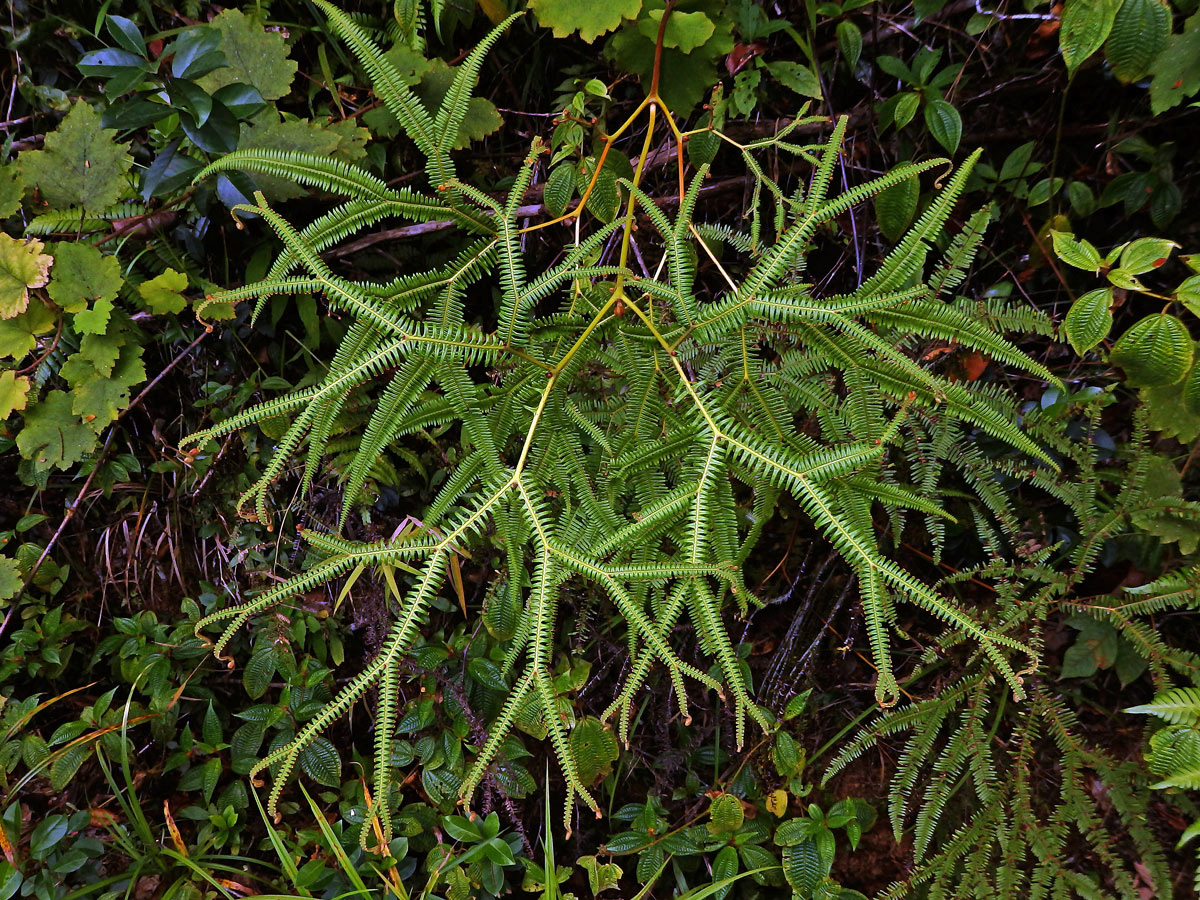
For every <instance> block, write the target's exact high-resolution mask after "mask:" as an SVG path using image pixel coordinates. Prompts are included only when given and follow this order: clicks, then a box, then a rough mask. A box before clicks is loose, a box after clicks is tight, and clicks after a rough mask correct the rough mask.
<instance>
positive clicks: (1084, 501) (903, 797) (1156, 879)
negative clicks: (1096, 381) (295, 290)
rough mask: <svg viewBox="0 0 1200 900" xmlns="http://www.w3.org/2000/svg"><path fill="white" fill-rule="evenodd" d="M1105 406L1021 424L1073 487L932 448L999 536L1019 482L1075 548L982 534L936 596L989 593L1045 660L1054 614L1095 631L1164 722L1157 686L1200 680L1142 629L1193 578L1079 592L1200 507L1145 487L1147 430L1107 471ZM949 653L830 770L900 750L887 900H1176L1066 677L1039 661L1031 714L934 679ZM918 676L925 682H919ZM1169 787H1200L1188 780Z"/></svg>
mask: <svg viewBox="0 0 1200 900" xmlns="http://www.w3.org/2000/svg"><path fill="white" fill-rule="evenodd" d="M1109 399H1110V398H1108V397H1107V395H1105V394H1104V393H1103V392H1101V391H1098V390H1094V389H1090V388H1085V389H1083V390H1081V391H1079V392H1078V393H1077V394H1074V395H1070V396H1069V397H1068V396H1067V395H1065V394H1064V395H1061V399H1060V400H1059V402H1057V403H1056V404H1053V405H1051V406H1049V407H1048V409H1038V408H1034V409H1030V410H1029V411H1028V413H1027V416H1026V418H1025V422H1024V424H1025V427H1026V429H1027V431H1028V432H1029V433H1030V434H1032V435H1034V436H1036V437H1037V438H1038V439H1039V440H1040V441H1041V442H1042V443H1043V444H1044V445H1045V446H1046V447H1048V448H1049V449H1050V450H1051V452H1053V453H1054V455H1055V457H1056V459H1058V460H1059V461H1060V464H1061V466H1062V468H1063V470H1064V471H1065V472H1067V473H1069V475H1070V477H1069V478H1061V477H1057V476H1053V475H1051V473H1050V472H1049V471H1048V470H1046V469H1044V468H1040V467H1036V466H1029V465H1028V464H1027V463H1025V462H1023V461H1020V460H1017V459H1014V458H1005V457H1004V456H1003V455H1001V456H998V457H996V458H992V459H987V460H984V459H982V458H980V457H978V456H976V455H974V454H972V453H971V452H970V448H969V447H967V446H965V445H959V446H957V447H956V446H955V445H954V442H952V441H948V442H942V446H943V449H942V450H941V452H942V454H943V455H944V456H945V458H946V459H947V460H948V461H953V460H957V467H958V468H959V469H960V470H961V471H964V472H965V471H973V473H974V478H975V479H977V480H979V481H981V482H984V483H986V482H988V481H989V480H990V481H991V482H992V483H993V484H995V485H996V486H998V487H999V486H1003V487H1005V488H1006V490H1004V491H1003V492H997V493H992V492H980V493H979V495H978V497H977V500H976V502H977V503H978V504H979V505H980V508H981V509H982V508H992V511H993V512H994V513H995V516H994V517H993V518H994V520H996V521H998V522H999V523H1001V524H1002V525H1003V523H1006V522H1014V521H1015V520H1016V517H1017V512H1016V510H1015V509H1014V507H1013V505H1012V500H1013V499H1014V498H1018V497H1019V496H1020V493H1021V491H1020V490H1019V489H1020V487H1021V485H1022V484H1025V485H1028V487H1029V488H1030V489H1033V490H1035V491H1038V490H1040V491H1042V492H1044V493H1045V494H1047V495H1049V496H1050V497H1052V498H1054V500H1056V501H1057V502H1058V507H1057V511H1058V512H1059V513H1060V514H1062V515H1064V516H1065V518H1066V521H1067V522H1069V523H1070V530H1071V532H1073V533H1074V536H1073V539H1072V540H1069V541H1064V542H1063V544H1061V545H1050V546H1036V545H1033V546H1030V545H1026V546H1024V547H1018V548H1016V549H1015V550H1014V549H1010V548H1009V545H1008V543H1007V540H1006V539H1007V537H1008V536H1010V535H1015V534H1017V533H1018V529H1017V528H1008V527H1006V526H1005V527H1002V529H1001V530H999V531H992V532H991V537H990V538H989V537H988V533H989V529H987V528H981V529H980V531H981V533H983V534H984V536H985V544H987V545H988V546H987V549H988V551H989V553H990V557H991V558H990V559H989V560H988V561H987V562H985V563H983V564H982V565H980V566H978V567H975V568H971V569H967V570H963V571H960V572H956V573H955V574H953V575H950V576H948V577H946V578H945V579H943V582H942V587H943V589H944V590H946V591H951V592H953V591H958V590H960V589H963V588H965V587H968V586H970V585H972V584H973V585H974V586H975V589H978V588H979V586H984V587H987V588H989V589H990V590H992V591H994V594H993V596H994V601H993V603H992V604H991V606H992V610H993V612H992V615H993V616H994V617H995V618H997V619H999V620H1001V621H1004V622H1006V623H1007V625H1008V627H1010V628H1012V629H1014V631H1015V632H1016V633H1020V634H1022V635H1026V636H1027V638H1028V640H1029V642H1030V644H1031V645H1032V646H1034V647H1035V648H1039V649H1040V648H1041V646H1042V644H1043V643H1044V642H1045V640H1046V638H1047V636H1049V635H1052V634H1054V633H1055V632H1056V631H1061V630H1062V625H1061V621H1062V617H1063V616H1069V615H1085V616H1087V617H1090V618H1092V619H1094V620H1097V621H1098V622H1099V623H1103V626H1104V627H1106V628H1109V629H1111V630H1112V631H1113V632H1115V633H1114V634H1113V642H1114V644H1115V643H1116V642H1117V640H1118V636H1119V640H1120V641H1122V642H1126V643H1127V645H1128V648H1127V650H1128V652H1129V653H1130V654H1132V655H1133V656H1135V657H1136V658H1138V659H1142V660H1145V666H1146V667H1148V669H1149V673H1150V676H1151V678H1152V680H1153V681H1154V684H1155V686H1156V688H1157V689H1158V690H1159V691H1162V692H1163V693H1162V695H1161V697H1160V699H1159V702H1158V703H1155V704H1149V705H1146V706H1141V707H1135V708H1134V709H1131V710H1129V712H1146V713H1154V714H1156V715H1160V716H1162V717H1163V718H1166V719H1167V720H1168V721H1174V720H1173V719H1172V718H1171V717H1172V715H1173V714H1174V712H1173V710H1174V709H1175V708H1176V706H1178V708H1179V709H1180V710H1181V713H1180V714H1181V715H1184V716H1186V715H1187V713H1186V711H1184V707H1186V706H1187V705H1188V704H1189V703H1190V702H1192V701H1193V700H1194V699H1195V691H1189V690H1186V689H1183V690H1174V691H1172V690H1169V689H1170V688H1171V686H1172V685H1173V684H1174V679H1177V678H1183V679H1186V680H1188V681H1191V682H1195V681H1196V680H1197V679H1198V678H1200V656H1198V655H1197V654H1196V653H1194V652H1190V651H1188V650H1185V649H1181V648H1176V647H1172V646H1170V645H1168V644H1167V643H1166V642H1165V641H1164V640H1163V639H1162V637H1161V636H1160V634H1159V633H1158V629H1157V628H1156V627H1155V624H1154V623H1153V622H1152V621H1147V618H1148V617H1150V616H1154V615H1156V614H1163V613H1166V612H1168V611H1171V610H1178V609H1181V608H1190V609H1194V608H1195V607H1196V605H1197V584H1198V583H1200V581H1198V579H1197V574H1196V572H1195V571H1194V570H1192V571H1188V572H1184V573H1176V574H1173V575H1169V576H1167V577H1164V578H1163V579H1160V580H1159V581H1157V582H1155V583H1153V584H1149V585H1144V586H1142V587H1138V588H1131V589H1127V590H1126V591H1124V592H1123V593H1122V594H1119V595H1117V596H1099V597H1097V596H1094V595H1091V594H1090V591H1084V590H1081V588H1082V587H1083V586H1084V583H1085V580H1086V579H1087V578H1088V576H1089V575H1091V574H1092V573H1093V571H1094V570H1095V569H1096V568H1098V567H1099V566H1100V564H1101V562H1102V559H1103V553H1104V550H1105V548H1106V546H1107V545H1108V543H1109V542H1111V541H1116V540H1120V539H1122V538H1129V537H1132V536H1136V535H1137V532H1138V528H1137V526H1136V523H1137V522H1138V521H1140V520H1142V519H1143V517H1145V516H1154V515H1161V514H1163V512H1164V511H1165V512H1168V513H1169V514H1170V515H1171V516H1173V517H1176V518H1177V519H1178V520H1180V521H1186V522H1189V523H1191V527H1195V525H1196V523H1200V504H1196V503H1192V502H1188V501H1184V500H1182V499H1180V498H1178V497H1174V498H1172V497H1163V496H1162V495H1161V493H1160V491H1159V490H1158V489H1156V488H1154V487H1153V479H1152V478H1151V477H1150V472H1151V470H1152V466H1154V465H1158V464H1161V458H1158V457H1155V455H1154V454H1153V453H1152V452H1151V450H1150V446H1149V441H1148V437H1147V432H1146V428H1145V422H1144V417H1143V418H1141V419H1139V421H1138V423H1137V427H1136V428H1135V431H1134V433H1133V435H1132V436H1131V437H1130V440H1129V442H1128V448H1129V450H1128V453H1127V454H1126V455H1127V457H1128V458H1127V459H1118V460H1110V459H1103V458H1102V451H1101V450H1100V448H1099V447H1098V446H1097V444H1096V443H1095V442H1094V441H1093V439H1092V438H1093V435H1094V434H1095V433H1096V432H1097V431H1098V430H1099V422H1100V415H1101V412H1102V411H1103V407H1104V404H1105V403H1107V402H1108V401H1109ZM1056 407H1057V409H1056ZM934 443H937V442H936V441H934ZM926 446H928V444H927V445H926ZM926 452H928V451H926ZM1156 460H1159V462H1156ZM1168 464H1170V463H1168ZM989 474H990V476H991V478H990V479H989V477H988V475H989ZM957 643H961V636H957V635H950V634H947V635H945V636H944V637H943V639H942V641H941V646H940V647H939V648H938V651H937V652H932V651H931V652H929V653H928V654H927V657H926V659H925V662H926V663H927V665H926V667H925V668H924V669H923V670H922V671H921V672H920V673H917V675H916V676H914V677H913V679H912V681H911V682H910V683H909V684H907V685H906V687H907V695H908V702H906V703H904V704H902V705H898V706H896V707H894V708H892V709H886V710H881V711H878V712H876V713H875V715H874V718H873V719H871V720H870V721H868V722H867V724H866V725H865V726H864V727H862V728H861V729H860V730H859V732H858V734H857V735H856V736H855V737H854V738H853V739H852V740H850V741H849V742H847V743H846V745H845V746H843V747H842V748H841V749H840V751H839V752H838V754H837V755H836V756H835V758H834V760H833V762H832V763H831V764H830V766H829V767H828V769H827V771H826V775H825V780H826V782H828V781H829V780H830V779H832V778H833V777H835V776H836V775H838V773H840V772H841V771H843V770H844V769H845V768H846V767H847V766H848V765H850V763H852V762H853V761H854V760H855V759H856V758H858V757H859V756H861V755H862V754H864V753H865V752H867V750H868V749H869V748H871V747H874V746H877V745H882V744H886V743H891V742H893V741H895V740H897V739H898V738H901V739H902V749H899V752H898V754H897V756H896V764H895V771H894V774H893V776H892V781H891V789H890V792H889V807H888V813H889V817H890V819H891V824H892V828H893V830H894V832H895V835H896V838H897V840H898V841H899V840H901V839H903V838H904V837H905V836H910V837H911V839H912V850H913V862H914V865H913V868H912V869H911V871H910V873H909V875H908V877H906V878H905V879H903V880H901V881H897V882H896V883H895V884H893V885H891V887H890V888H889V889H888V890H887V891H885V892H884V893H883V894H882V895H881V896H882V897H884V898H899V897H905V896H919V897H1005V898H1010V897H1011V898H1017V897H1027V896H1034V897H1071V898H1073V897H1089V898H1090V897H1094V898H1113V897H1120V898H1123V900H1136V898H1138V897H1141V896H1145V891H1146V886H1147V884H1149V885H1151V886H1152V887H1151V889H1152V891H1153V893H1154V896H1156V897H1169V896H1171V894H1172V879H1171V870H1170V868H1169V866H1168V865H1167V862H1166V858H1165V856H1164V853H1163V848H1162V846H1161V844H1160V842H1159V839H1158V838H1157V837H1156V835H1155V830H1156V829H1154V828H1152V827H1151V823H1150V821H1149V820H1148V817H1149V814H1150V811H1151V806H1150V803H1151V794H1150V791H1149V788H1150V787H1151V785H1150V784H1149V783H1148V779H1147V778H1146V772H1145V767H1144V766H1142V765H1140V764H1139V763H1138V762H1137V761H1131V760H1129V759H1123V758H1121V757H1120V756H1118V755H1117V754H1116V753H1114V752H1113V751H1112V750H1110V749H1108V748H1105V747H1103V746H1098V745H1096V744H1095V743H1093V742H1090V741H1089V740H1088V739H1087V738H1086V737H1085V734H1084V729H1082V728H1080V727H1079V723H1078V720H1077V711H1076V705H1078V706H1079V707H1080V709H1081V710H1085V707H1084V704H1083V703H1078V702H1077V701H1078V700H1079V694H1078V693H1077V692H1073V691H1068V690H1064V687H1063V684H1062V681H1061V676H1065V675H1066V672H1065V671H1056V667H1052V666H1050V665H1048V664H1047V663H1046V661H1045V660H1039V663H1038V665H1037V667H1036V668H1035V669H1034V670H1033V671H1031V672H1029V673H1028V675H1027V677H1026V679H1025V682H1026V690H1027V693H1028V695H1029V696H1028V699H1027V701H1026V702H1024V703H1013V702H1010V701H1009V699H1008V696H1007V693H1006V692H1004V691H1003V690H1001V689H999V688H998V686H997V685H996V684H995V679H994V678H993V673H992V672H991V671H990V670H989V669H988V668H987V667H982V666H978V665H968V666H967V667H966V669H965V670H964V669H962V668H958V669H956V670H955V671H954V672H953V674H952V675H951V676H950V679H949V681H945V680H942V679H945V674H944V673H942V674H940V675H939V674H935V673H936V672H937V670H938V669H939V668H941V666H942V663H943V661H944V659H945V655H944V654H947V653H949V652H952V647H953V645H954V644H957ZM1123 652H1124V651H1123ZM1137 671H1138V672H1139V673H1140V669H1139V670H1137ZM920 675H925V676H926V677H925V678H923V679H920V680H918V678H919V676H920ZM1087 702H1090V701H1087ZM1085 711H1086V712H1087V713H1090V714H1094V711H1092V710H1085ZM1126 724H1127V723H1126ZM1187 731H1191V733H1192V734H1193V735H1194V733H1195V732H1194V730H1192V729H1190V728H1187V727H1185V728H1182V729H1179V730H1178V732H1177V733H1183V732H1187ZM1155 740H1157V741H1158V743H1157V744H1155V743H1154V742H1153V741H1155ZM1168 742H1169V739H1167V738H1165V737H1163V738H1159V737H1158V736H1157V735H1156V736H1155V738H1154V739H1152V744H1151V748H1152V751H1154V752H1152V753H1151V757H1150V769H1151V771H1152V772H1155V773H1156V774H1168V770H1169V769H1170V768H1171V763H1170V762H1168V758H1169V757H1171V756H1172V753H1171V751H1168V752H1161V751H1160V749H1159V748H1161V747H1163V746H1165V745H1167V744H1168ZM1192 744H1193V745H1195V744H1196V742H1192ZM1174 749H1175V748H1174V747H1172V750H1174ZM1178 761H1179V760H1178V757H1175V758H1174V759H1173V760H1172V762H1178ZM1168 781H1169V779H1167V780H1166V781H1164V782H1162V783H1160V784H1159V785H1154V786H1155V787H1166V786H1168V783H1167V782H1168ZM1173 786H1188V787H1197V786H1200V780H1196V781H1194V782H1191V783H1189V782H1186V781H1180V782H1179V783H1178V784H1177V785H1173Z"/></svg>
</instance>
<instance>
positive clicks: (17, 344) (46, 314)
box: [0, 300, 57, 359]
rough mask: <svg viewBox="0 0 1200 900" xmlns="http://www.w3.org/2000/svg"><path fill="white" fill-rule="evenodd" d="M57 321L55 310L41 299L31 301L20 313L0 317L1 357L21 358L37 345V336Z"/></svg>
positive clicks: (52, 326)
mask: <svg viewBox="0 0 1200 900" xmlns="http://www.w3.org/2000/svg"><path fill="white" fill-rule="evenodd" d="M56 321H57V317H56V316H55V313H54V310H52V309H51V308H50V307H48V306H47V305H46V304H45V303H42V302H41V301H40V300H37V301H34V302H33V303H30V304H29V308H28V309H26V310H25V312H23V313H21V314H20V315H17V316H14V317H13V318H11V319H0V358H3V357H6V356H12V357H15V358H17V359H20V358H21V357H23V356H24V355H25V354H26V353H28V352H29V351H30V350H32V349H33V348H34V347H36V346H37V336H38V335H41V334H45V333H46V332H48V331H50V330H51V329H52V328H54V323H55V322H56Z"/></svg>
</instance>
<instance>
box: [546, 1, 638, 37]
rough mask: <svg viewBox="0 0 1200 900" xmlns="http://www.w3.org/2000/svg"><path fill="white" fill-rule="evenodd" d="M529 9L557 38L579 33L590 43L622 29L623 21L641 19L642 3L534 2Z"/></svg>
mask: <svg viewBox="0 0 1200 900" xmlns="http://www.w3.org/2000/svg"><path fill="white" fill-rule="evenodd" d="M529 8H530V9H532V10H533V12H534V15H536V16H537V19H538V22H539V23H540V24H541V25H542V27H543V28H551V29H553V30H554V36H555V37H557V38H565V37H569V36H570V35H571V33H572V32H574V31H578V32H579V36H580V37H581V38H583V39H584V40H585V41H587V42H588V43H589V44H590V43H591V42H592V41H594V40H595V39H596V38H598V37H599V36H600V35H602V34H608V32H610V31H612V30H613V29H615V28H617V27H618V26H620V24H621V21H622V20H623V19H633V18H636V17H637V14H638V12H639V11H640V10H641V8H642V0H611V2H605V3H596V2H593V0H530V2H529Z"/></svg>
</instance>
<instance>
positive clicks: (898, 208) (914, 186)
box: [875, 178, 921, 243]
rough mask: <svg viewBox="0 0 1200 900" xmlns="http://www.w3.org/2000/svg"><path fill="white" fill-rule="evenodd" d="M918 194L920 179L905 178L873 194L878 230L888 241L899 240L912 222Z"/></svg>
mask: <svg viewBox="0 0 1200 900" xmlns="http://www.w3.org/2000/svg"><path fill="white" fill-rule="evenodd" d="M920 194H921V182H920V180H919V179H917V178H906V179H905V180H904V181H901V182H900V183H899V184H895V185H892V186H891V187H890V188H887V189H886V190H883V191H880V192H879V193H878V194H877V195H876V196H875V219H876V221H877V222H878V223H879V231H880V232H881V233H882V234H883V236H884V237H885V238H887V239H888V240H889V241H892V242H893V243H895V242H896V241H898V240H900V238H902V237H903V236H904V232H905V231H906V230H907V229H908V226H909V225H911V224H912V220H913V217H914V216H915V215H916V214H917V200H918V198H919V197H920Z"/></svg>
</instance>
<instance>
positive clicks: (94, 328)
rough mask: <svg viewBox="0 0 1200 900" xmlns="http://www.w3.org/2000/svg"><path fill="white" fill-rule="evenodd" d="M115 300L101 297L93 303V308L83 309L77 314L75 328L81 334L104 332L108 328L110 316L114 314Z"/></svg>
mask: <svg viewBox="0 0 1200 900" xmlns="http://www.w3.org/2000/svg"><path fill="white" fill-rule="evenodd" d="M112 311H113V302H112V301H111V300H109V299H108V298H101V299H99V300H97V301H96V302H95V303H94V304H92V308H91V309H85V310H81V311H80V312H77V313H76V314H75V330H76V331H78V332H79V333H80V334H104V333H105V331H107V330H108V318H109V316H111V315H112Z"/></svg>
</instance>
